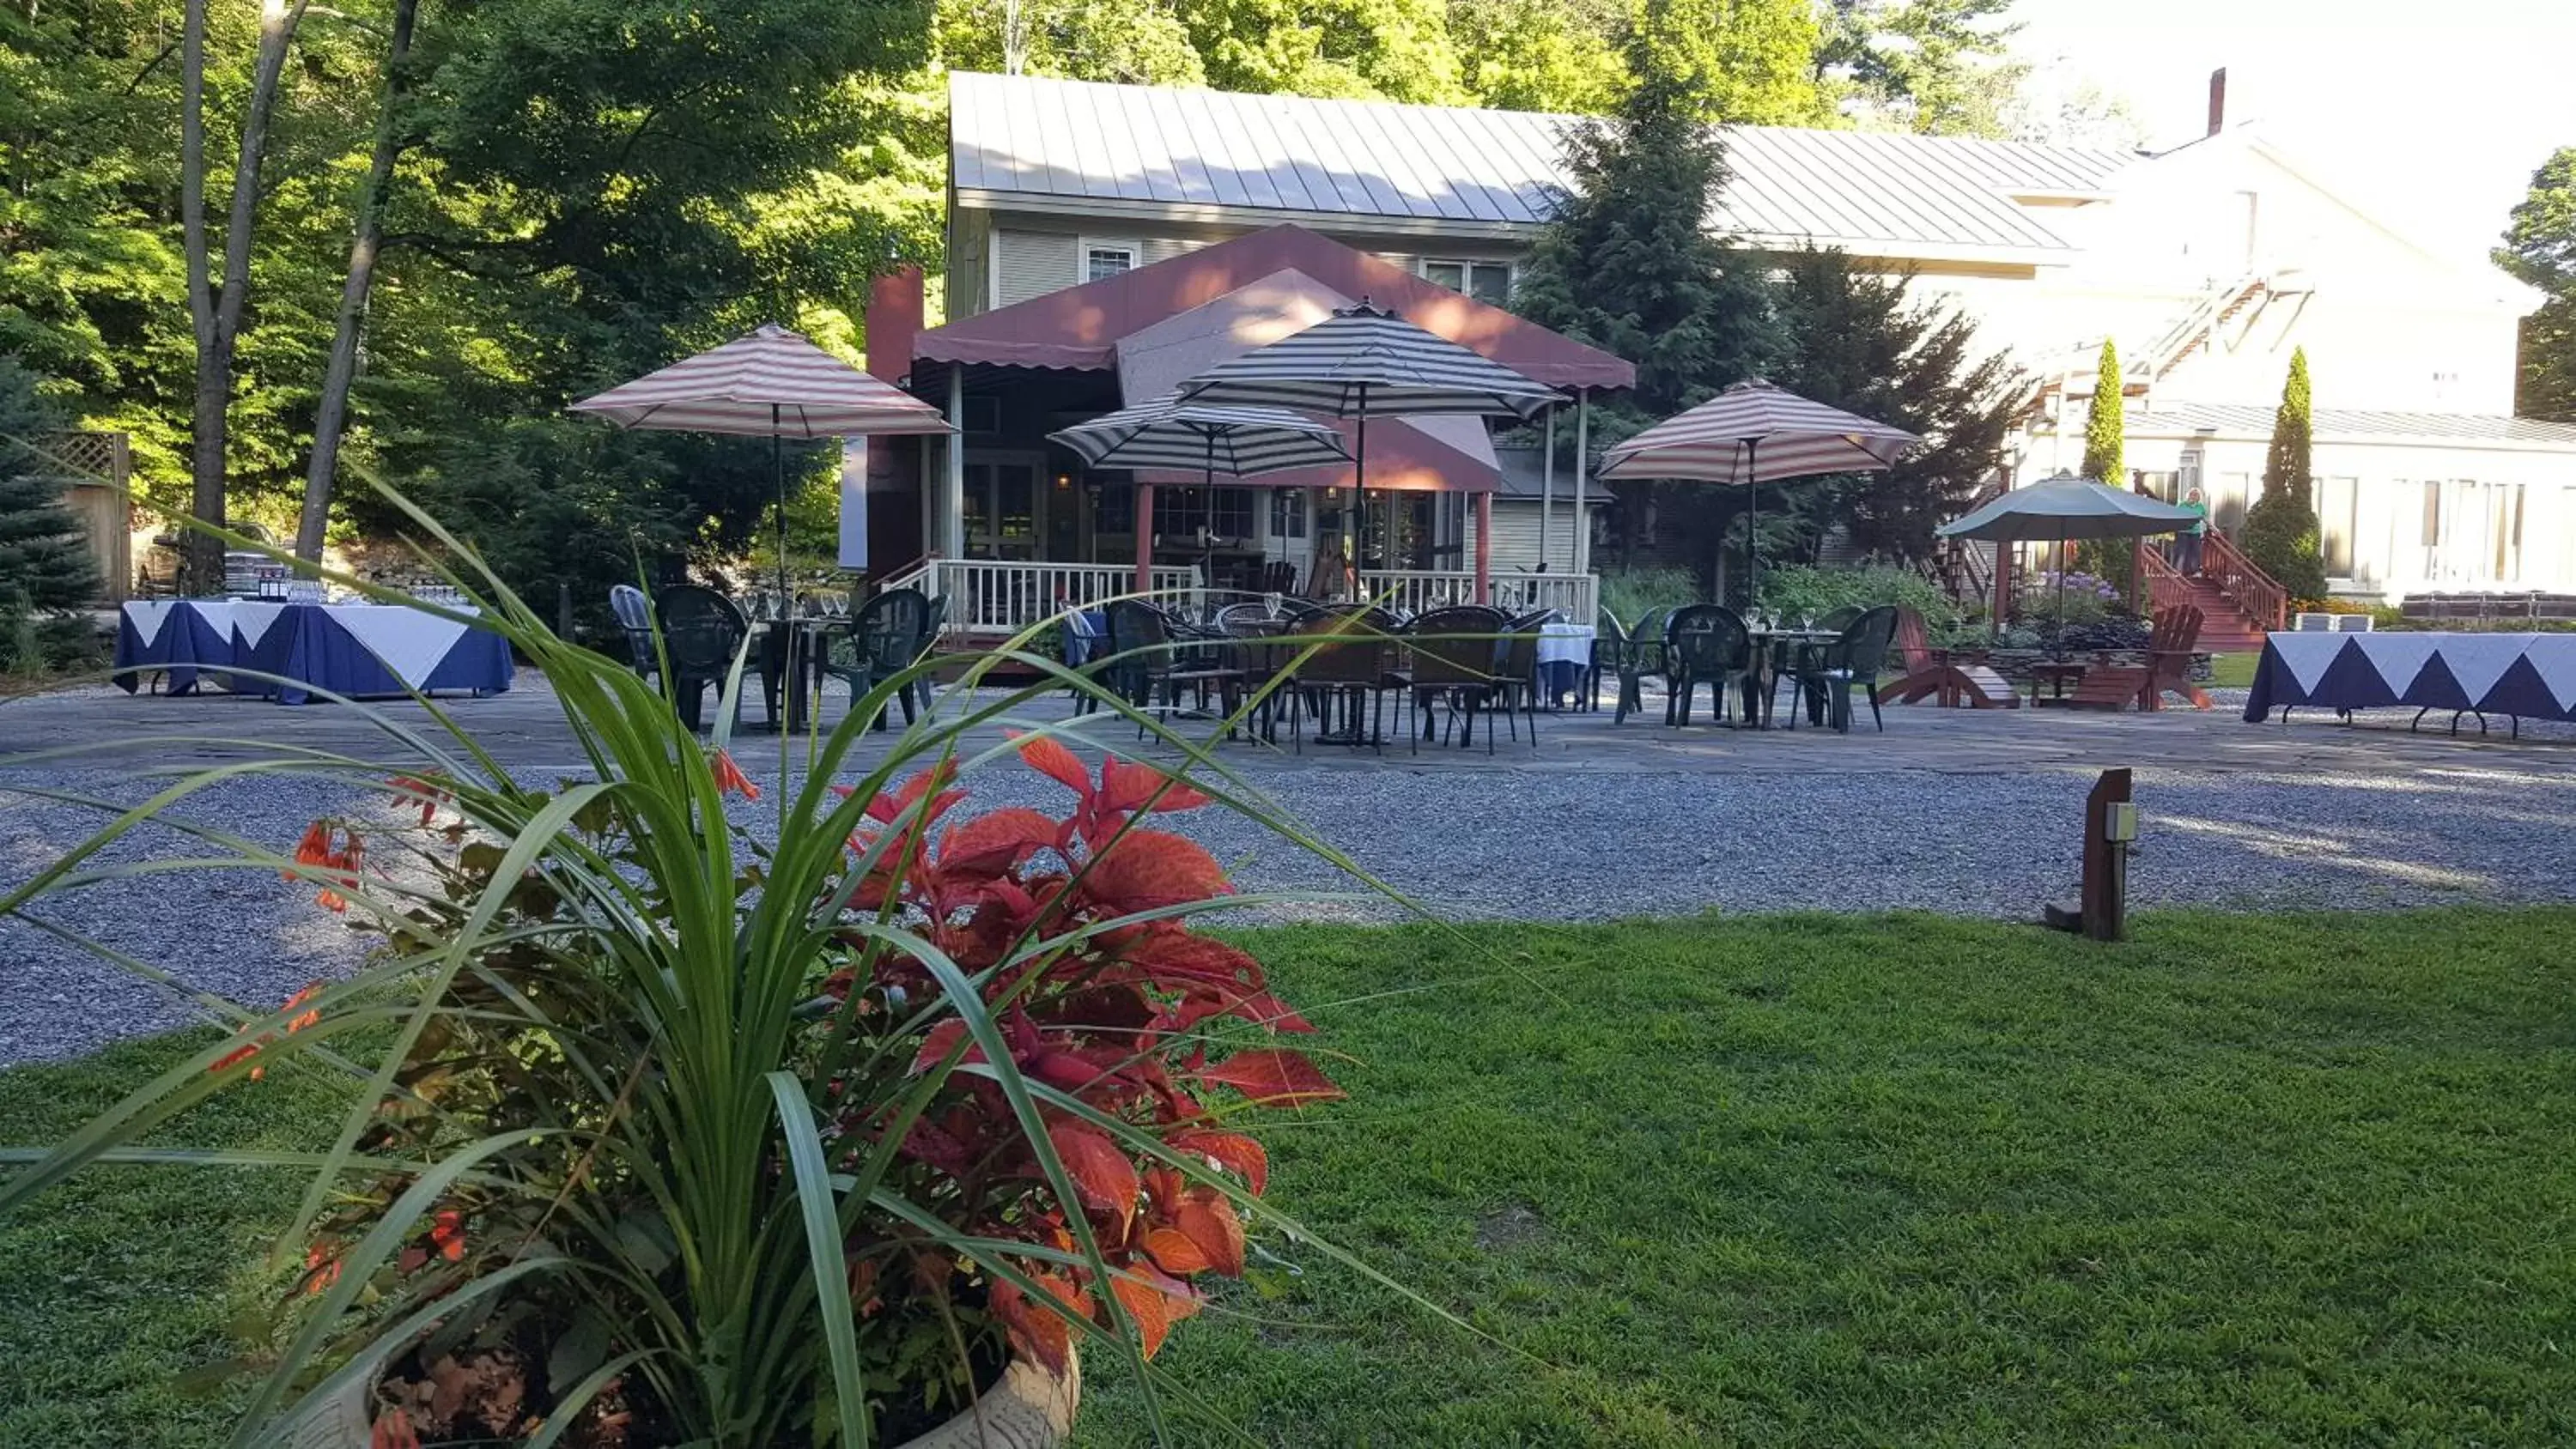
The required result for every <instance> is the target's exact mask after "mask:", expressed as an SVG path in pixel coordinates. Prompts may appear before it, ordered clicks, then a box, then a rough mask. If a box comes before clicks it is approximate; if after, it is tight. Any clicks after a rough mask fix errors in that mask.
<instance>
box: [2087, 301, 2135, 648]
mask: <svg viewBox="0 0 2576 1449" xmlns="http://www.w3.org/2000/svg"><path fill="white" fill-rule="evenodd" d="M2120 383H2121V377H2120V349H2119V347H2118V346H2117V345H2115V344H2114V343H2113V342H2112V341H2111V339H2110V338H2108V337H2105V338H2103V339H2102V357H2101V360H2100V361H2099V362H2097V363H2095V364H2094V369H2093V400H2092V402H2090V403H2089V404H2087V405H2086V407H2085V409H2084V467H2083V473H2084V476H2085V477H2087V478H2091V479H2094V480H2096V481H2098V482H2100V483H2102V484H2103V485H2104V486H2106V487H2111V488H2126V487H2128V486H2129V469H2128V465H2127V462H2126V459H2125V458H2124V456H2123V454H2124V452H2125V446H2124V442H2123V439H2122V437H2121V432H2120V409H2121V391H2120ZM2075 566H2076V567H2077V568H2079V569H2082V570H2083V571H2084V572H2086V573H2088V574H2091V575H2093V576H2094V577H2095V578H2097V579H2105V580H2108V581H2109V582H2110V583H2111V584H2112V586H2114V587H2115V588H2117V589H2119V591H2120V593H2121V595H2122V596H2123V597H2125V598H2127V599H2130V600H2131V601H2133V602H2136V601H2137V600H2138V580H2137V551H2136V546H2135V545H2134V544H2132V543H2130V542H2129V541H2128V540H2127V539H2114V540H2101V541H2095V542H2088V543H2084V544H2080V545H2078V546H2077V547H2076V550H2075ZM2140 607H2141V610H2142V611H2143V604H2141V606H2140Z"/></svg>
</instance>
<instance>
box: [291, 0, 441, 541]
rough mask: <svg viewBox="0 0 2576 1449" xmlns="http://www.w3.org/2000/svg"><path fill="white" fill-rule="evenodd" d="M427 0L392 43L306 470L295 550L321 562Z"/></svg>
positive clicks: (399, 9) (399, 20) (414, 3)
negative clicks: (414, 31)
mask: <svg viewBox="0 0 2576 1449" xmlns="http://www.w3.org/2000/svg"><path fill="white" fill-rule="evenodd" d="M419 11H420V0H395V5H394V30H393V38H392V40H391V41H390V42H389V43H388V44H387V45H386V47H385V98H384V109H383V110H382V111H381V112H380V113H379V114H378V115H377V117H376V146H375V151H374V153H373V154H372V155H371V156H370V157H369V158H368V161H367V179H366V181H365V182H364V183H363V184H362V185H361V186H360V188H359V190H358V230H357V235H356V237H355V238H353V239H352V240H351V241H350V243H349V274H348V279H347V280H346V281H345V282H343V283H342V284H341V287H340V316H339V321H338V323H337V326H336V330H335V331H334V332H333V334H332V337H331V362H330V365H329V366H328V367H327V368H326V369H324V371H323V374H322V400H321V405H320V407H319V409H318V410H317V411H316V412H315V414H314V419H313V458H312V461H311V463H310V464H309V465H308V466H307V467H306V469H305V473H304V514H303V517H302V518H300V519H299V520H298V521H297V524H296V529H295V554H296V557H298V558H303V559H308V560H311V561H313V562H316V563H319V562H320V561H321V559H322V531H323V528H324V526H325V525H326V524H328V523H329V521H330V517H331V489H332V486H333V483H334V481H335V475H336V474H337V472H338V471H339V466H340V433H341V429H342V428H343V427H344V426H345V425H346V424H347V422H348V416H349V388H350V385H351V384H352V383H354V382H355V381H356V380H357V375H358V342H359V339H360V337H361V336H362V335H363V334H364V332H365V331H366V325H367V293H368V289H369V288H371V287H373V286H374V285H375V280H376V247H377V240H378V238H379V237H380V236H381V235H382V234H383V231H384V206H385V190H386V188H387V186H388V185H390V184H391V182H392V180H393V172H394V161H395V159H396V158H397V157H398V156H399V155H400V154H401V152H402V132H401V129H400V127H399V124H398V113H399V112H400V111H401V109H402V103H403V98H404V94H405V92H406V91H407V90H408V89H409V86H408V80H409V77H408V76H407V75H406V74H405V66H406V63H407V62H408V60H409V57H410V55H411V28H412V20H413V18H414V17H415V16H416V15H417V14H418V13H419Z"/></svg>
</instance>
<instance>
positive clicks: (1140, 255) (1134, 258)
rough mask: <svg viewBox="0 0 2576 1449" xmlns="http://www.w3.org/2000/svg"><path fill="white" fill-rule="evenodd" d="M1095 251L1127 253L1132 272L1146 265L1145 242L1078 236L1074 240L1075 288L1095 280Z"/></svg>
mask: <svg viewBox="0 0 2576 1449" xmlns="http://www.w3.org/2000/svg"><path fill="white" fill-rule="evenodd" d="M1095 251H1103V252H1125V253H1126V254H1127V270H1128V271H1130V272H1132V271H1134V270H1136V269H1137V268H1138V267H1141V266H1143V265H1145V244H1144V243H1143V242H1140V241H1137V240H1134V239H1133V238H1130V237H1094V236H1077V237H1075V238H1074V239H1073V264H1074V268H1075V271H1074V282H1073V284H1074V285H1075V286H1077V287H1079V286H1083V285H1086V284H1088V283H1089V282H1091V281H1092V280H1093V278H1092V275H1091V254H1092V253H1093V252H1095Z"/></svg>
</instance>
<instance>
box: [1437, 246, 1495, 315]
mask: <svg viewBox="0 0 2576 1449" xmlns="http://www.w3.org/2000/svg"><path fill="white" fill-rule="evenodd" d="M1422 277H1423V280H1425V281H1428V282H1431V283H1433V284H1435V285H1437V286H1442V287H1447V288H1448V289H1449V290H1450V291H1452V292H1464V293H1466V294H1467V295H1468V296H1470V297H1473V298H1475V299H1476V300H1477V301H1479V302H1491V303H1493V304H1494V305H1495V306H1497V307H1500V306H1502V305H1503V304H1504V303H1506V302H1509V301H1510V300H1511V299H1512V266H1511V263H1509V262H1467V261H1445V260H1442V259H1440V258H1437V257H1425V258H1423V259H1422Z"/></svg>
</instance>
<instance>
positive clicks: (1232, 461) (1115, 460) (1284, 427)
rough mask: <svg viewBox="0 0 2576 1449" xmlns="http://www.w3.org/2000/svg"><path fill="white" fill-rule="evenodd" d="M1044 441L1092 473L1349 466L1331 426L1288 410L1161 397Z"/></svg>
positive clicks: (1210, 474) (1236, 473) (1212, 477)
mask: <svg viewBox="0 0 2576 1449" xmlns="http://www.w3.org/2000/svg"><path fill="white" fill-rule="evenodd" d="M1047 436H1048V437H1049V438H1050V439H1052V440H1054V441H1056V442H1059V443H1062V444H1064V445H1065V446H1066V447H1068V448H1071V449H1072V450H1073V451H1074V452H1075V454H1077V455H1078V456H1080V457H1081V459H1082V461H1083V462H1085V463H1088V464H1090V465H1091V466H1092V467H1095V468H1173V469H1192V470H1196V471H1198V472H1200V473H1202V474H1204V475H1205V476H1206V478H1207V480H1208V481H1209V482H1211V483H1213V482H1215V481H1216V475H1217V474H1219V473H1223V474H1225V475H1227V476H1229V477H1235V478H1249V477H1253V476H1255V475H1257V474H1262V473H1280V472H1285V471H1287V470H1289V469H1292V468H1314V467H1320V466H1323V465H1325V464H1329V463H1343V462H1348V461H1349V460H1350V456H1351V455H1350V453H1349V452H1348V451H1347V450H1346V449H1344V448H1343V447H1342V437H1341V434H1340V432H1339V431H1337V430H1336V429H1335V428H1334V427H1333V426H1332V424H1330V423H1323V422H1317V421H1316V420H1315V419H1313V418H1308V417H1300V416H1298V415H1297V414H1295V413H1292V412H1289V411H1288V410H1287V409H1285V408H1262V407H1211V406H1208V405H1205V404H1201V403H1190V402H1175V401H1173V400H1172V399H1170V398H1158V399H1156V400H1155V401H1153V402H1149V403H1143V404H1140V405H1138V406H1136V407H1132V408H1122V409H1120V410H1119V411H1117V412H1114V413H1104V414H1102V415H1101V416H1099V417H1096V418H1093V419H1092V420H1091V421H1089V422H1087V423H1077V424H1075V425H1074V426H1072V427H1070V428H1065V429H1062V430H1060V431H1057V432H1052V433H1049V434H1047Z"/></svg>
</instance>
